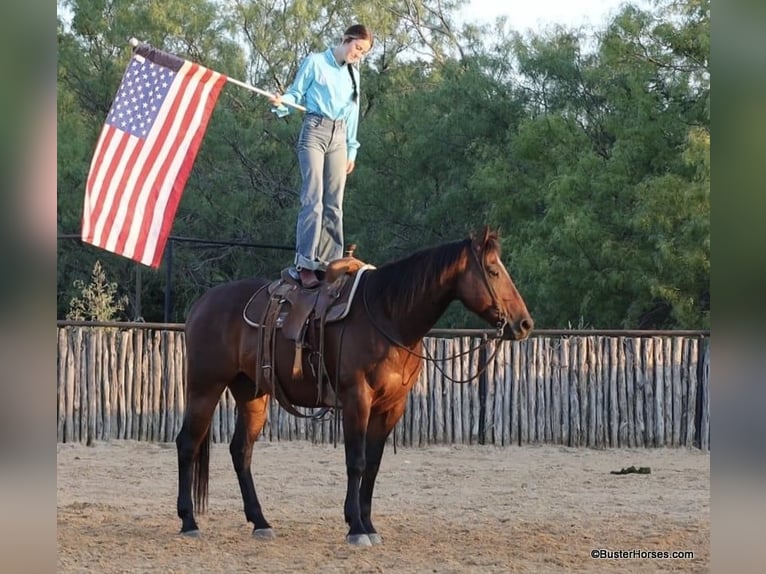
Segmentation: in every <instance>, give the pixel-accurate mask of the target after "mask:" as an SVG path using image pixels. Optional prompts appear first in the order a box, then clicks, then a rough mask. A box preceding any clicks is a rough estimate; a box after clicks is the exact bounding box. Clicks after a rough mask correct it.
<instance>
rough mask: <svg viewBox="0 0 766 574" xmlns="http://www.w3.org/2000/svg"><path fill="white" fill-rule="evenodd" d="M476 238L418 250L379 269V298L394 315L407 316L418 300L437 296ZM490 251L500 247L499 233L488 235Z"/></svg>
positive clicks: (487, 246) (486, 247)
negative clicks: (440, 287)
mask: <svg viewBox="0 0 766 574" xmlns="http://www.w3.org/2000/svg"><path fill="white" fill-rule="evenodd" d="M471 242H472V238H471V237H468V238H467V239H462V240H460V241H453V242H451V243H445V244H443V245H439V246H437V247H430V248H426V249H421V250H420V251H416V252H415V253H413V254H412V255H409V256H407V257H404V258H402V259H399V260H397V261H392V262H389V263H386V264H384V265H382V266H381V267H379V268H378V269H376V270H375V279H376V286H377V287H378V290H377V298H378V301H380V302H381V303H382V304H383V307H384V308H385V309H386V311H387V313H388V314H390V315H391V316H407V314H408V313H410V312H411V311H412V310H413V309H414V307H415V306H416V305H417V304H418V302H420V301H423V300H427V298H428V296H429V295H433V293H434V288H435V287H438V286H439V285H441V284H442V283H443V281H444V279H445V274H448V273H449V272H450V270H451V269H452V268H453V267H454V266H455V265H457V264H458V263H459V262H460V259H461V258H462V257H464V256H465V254H466V253H468V250H470V249H471ZM485 249H486V250H487V251H494V250H497V251H499V250H500V242H499V241H498V237H497V234H496V233H494V232H490V233H488V234H487V236H486V243H485Z"/></svg>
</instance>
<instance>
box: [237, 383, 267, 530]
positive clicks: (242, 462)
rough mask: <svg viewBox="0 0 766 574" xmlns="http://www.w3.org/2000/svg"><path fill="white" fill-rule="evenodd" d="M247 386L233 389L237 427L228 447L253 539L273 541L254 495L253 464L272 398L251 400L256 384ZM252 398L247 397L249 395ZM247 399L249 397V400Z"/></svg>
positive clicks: (263, 397)
mask: <svg viewBox="0 0 766 574" xmlns="http://www.w3.org/2000/svg"><path fill="white" fill-rule="evenodd" d="M245 385H250V388H249V389H247V388H245V389H242V388H241V387H236V386H232V391H233V393H234V398H235V399H236V400H237V410H238V414H237V425H236V427H235V429H234V436H233V437H232V439H231V444H230V445H229V452H230V453H231V461H232V463H233V464H234V472H235V473H236V474H237V480H238V481H239V489H240V491H241V492H242V502H243V503H244V505H245V517H246V518H247V521H248V522H252V523H253V536H254V537H256V538H263V539H270V538H274V531H273V530H272V529H271V526H270V525H269V523H268V521H267V520H266V518H265V517H264V516H263V511H262V510H261V504H260V502H259V501H258V495H257V494H256V493H255V483H254V482H253V474H252V472H251V470H250V464H251V461H252V458H253V444H254V443H255V441H256V439H257V438H258V435H259V434H260V433H261V430H263V425H264V424H265V423H266V417H267V415H268V410H267V407H268V404H269V395H263V396H262V397H258V398H255V399H254V398H252V389H253V388H254V386H253V383H252V382H251V381H249V380H248V382H247V383H245ZM248 393H249V394H250V395H251V396H250V397H247V394H248ZM246 397H247V398H246Z"/></svg>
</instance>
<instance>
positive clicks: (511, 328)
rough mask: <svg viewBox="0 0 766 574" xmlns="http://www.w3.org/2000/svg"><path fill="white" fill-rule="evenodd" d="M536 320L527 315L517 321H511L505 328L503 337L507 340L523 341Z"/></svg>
mask: <svg viewBox="0 0 766 574" xmlns="http://www.w3.org/2000/svg"><path fill="white" fill-rule="evenodd" d="M534 327H535V322H534V321H533V320H532V317H530V316H529V315H527V316H526V317H522V318H521V319H518V320H516V321H509V322H508V323H506V325H505V328H504V329H503V339H505V340H507V341H523V340H524V339H526V338H527V337H529V334H530V333H531V332H532V329H534Z"/></svg>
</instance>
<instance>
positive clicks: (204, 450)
mask: <svg viewBox="0 0 766 574" xmlns="http://www.w3.org/2000/svg"><path fill="white" fill-rule="evenodd" d="M209 478H210V429H209V428H208V430H207V432H206V433H205V436H204V437H203V438H202V443H201V444H200V446H199V452H198V453H197V456H196V457H195V458H194V470H193V471H192V490H193V491H194V506H195V507H196V509H197V512H198V513H199V514H204V513H205V510H207V485H208V479H209Z"/></svg>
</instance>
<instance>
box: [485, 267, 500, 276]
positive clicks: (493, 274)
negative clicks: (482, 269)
mask: <svg viewBox="0 0 766 574" xmlns="http://www.w3.org/2000/svg"><path fill="white" fill-rule="evenodd" d="M487 273H489V275H490V277H500V272H499V271H498V270H497V269H487Z"/></svg>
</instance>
